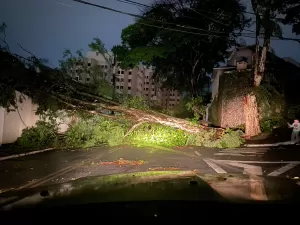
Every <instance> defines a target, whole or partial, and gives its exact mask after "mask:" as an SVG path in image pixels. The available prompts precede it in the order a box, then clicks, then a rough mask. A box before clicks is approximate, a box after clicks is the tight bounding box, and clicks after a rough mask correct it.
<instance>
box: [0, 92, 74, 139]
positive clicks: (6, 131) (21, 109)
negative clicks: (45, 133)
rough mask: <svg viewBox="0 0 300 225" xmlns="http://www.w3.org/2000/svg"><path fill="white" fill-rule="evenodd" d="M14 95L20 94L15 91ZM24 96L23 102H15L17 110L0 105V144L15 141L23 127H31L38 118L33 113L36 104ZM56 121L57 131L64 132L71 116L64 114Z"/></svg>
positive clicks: (18, 95)
mask: <svg viewBox="0 0 300 225" xmlns="http://www.w3.org/2000/svg"><path fill="white" fill-rule="evenodd" d="M16 95H17V98H19V97H20V95H21V94H20V93H19V92H16ZM23 96H24V95H23ZM24 97H25V98H24V99H23V102H22V103H18V104H17V106H18V109H17V110H14V111H10V112H7V110H6V109H4V108H3V107H0V145H1V144H9V143H13V142H15V141H16V140H17V138H18V137H20V136H21V135H22V131H23V129H24V128H26V127H33V126H34V125H35V124H36V122H37V121H38V120H39V119H40V117H39V116H37V115H36V114H35V112H36V110H37V107H38V106H37V105H35V104H33V103H32V100H31V98H29V97H28V96H24ZM57 122H58V124H59V132H61V133H64V132H65V131H67V129H68V128H69V124H70V122H71V118H68V117H67V115H65V114H64V115H63V118H62V119H57Z"/></svg>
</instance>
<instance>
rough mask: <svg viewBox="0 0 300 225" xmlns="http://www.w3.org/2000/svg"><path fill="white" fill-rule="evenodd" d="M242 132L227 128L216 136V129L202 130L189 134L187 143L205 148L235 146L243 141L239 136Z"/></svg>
mask: <svg viewBox="0 0 300 225" xmlns="http://www.w3.org/2000/svg"><path fill="white" fill-rule="evenodd" d="M242 134H243V132H242V131H240V130H238V131H232V130H230V129H227V130H226V131H225V133H224V134H223V135H222V136H221V137H218V136H217V132H216V130H212V129H211V130H209V131H203V132H200V133H198V134H197V135H190V136H189V137H188V139H187V145H195V146H202V147H207V148H236V147H239V146H240V145H241V144H243V143H244V141H243V139H242V138H241V136H242Z"/></svg>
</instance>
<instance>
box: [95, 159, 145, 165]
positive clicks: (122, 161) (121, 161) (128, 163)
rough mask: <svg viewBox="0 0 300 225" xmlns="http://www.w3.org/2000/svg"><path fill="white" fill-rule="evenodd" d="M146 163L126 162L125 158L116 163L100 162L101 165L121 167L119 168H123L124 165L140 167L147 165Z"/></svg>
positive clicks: (141, 161) (139, 161)
mask: <svg viewBox="0 0 300 225" xmlns="http://www.w3.org/2000/svg"><path fill="white" fill-rule="evenodd" d="M145 163H146V161H144V160H138V161H136V160H133V161H131V160H125V159H123V158H120V159H119V160H116V161H112V162H100V164H101V165H119V166H122V165H129V166H139V165H142V164H145Z"/></svg>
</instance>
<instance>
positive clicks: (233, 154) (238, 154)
mask: <svg viewBox="0 0 300 225" xmlns="http://www.w3.org/2000/svg"><path fill="white" fill-rule="evenodd" d="M214 155H231V156H249V155H243V154H240V153H215V154H214Z"/></svg>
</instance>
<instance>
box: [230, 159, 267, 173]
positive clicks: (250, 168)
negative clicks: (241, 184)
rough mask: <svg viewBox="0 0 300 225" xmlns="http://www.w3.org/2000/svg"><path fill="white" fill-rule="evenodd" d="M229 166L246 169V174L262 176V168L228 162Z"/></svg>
mask: <svg viewBox="0 0 300 225" xmlns="http://www.w3.org/2000/svg"><path fill="white" fill-rule="evenodd" d="M227 164H228V165H231V166H236V167H241V168H244V174H250V175H262V168H261V166H253V165H248V164H244V163H239V162H235V161H231V162H227Z"/></svg>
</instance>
